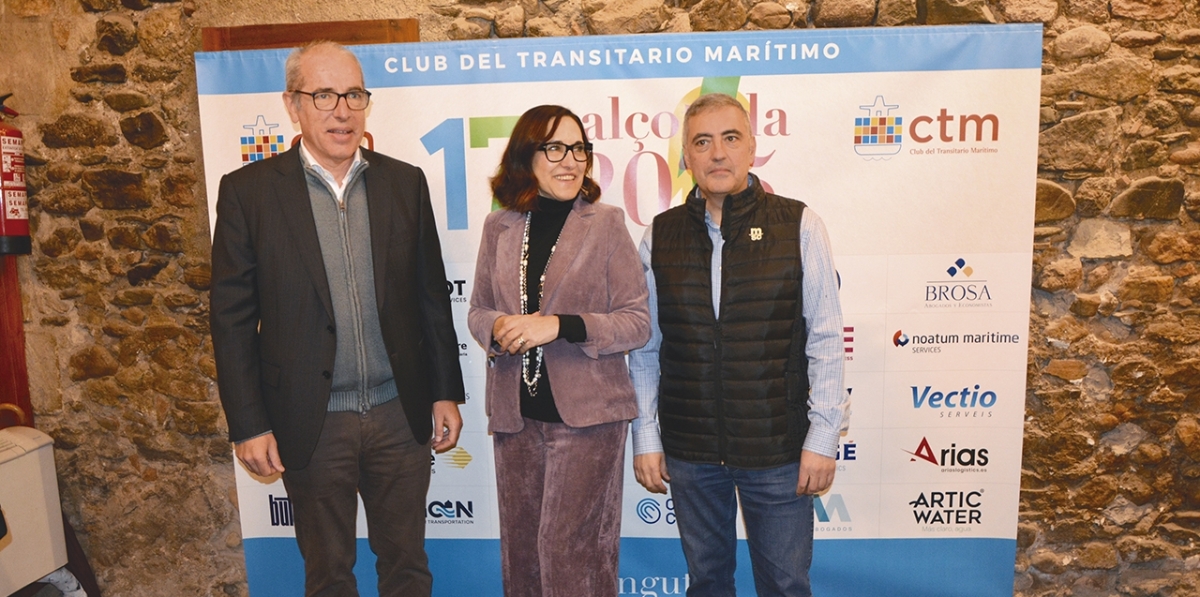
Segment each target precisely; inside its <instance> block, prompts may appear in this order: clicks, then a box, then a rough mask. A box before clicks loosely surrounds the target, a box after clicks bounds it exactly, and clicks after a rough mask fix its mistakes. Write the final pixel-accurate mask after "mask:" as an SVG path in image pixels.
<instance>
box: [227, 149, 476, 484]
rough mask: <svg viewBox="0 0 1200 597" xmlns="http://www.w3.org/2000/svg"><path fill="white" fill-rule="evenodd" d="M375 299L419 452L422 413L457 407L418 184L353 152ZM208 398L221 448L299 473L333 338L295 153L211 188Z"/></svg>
mask: <svg viewBox="0 0 1200 597" xmlns="http://www.w3.org/2000/svg"><path fill="white" fill-rule="evenodd" d="M362 153H363V159H364V160H366V161H367V162H368V164H369V167H368V168H367V169H366V170H365V171H364V172H363V176H364V177H365V179H364V180H365V183H366V187H367V205H368V206H369V210H370V213H371V216H370V217H371V253H372V259H373V260H374V271H375V299H376V301H377V302H378V305H379V323H380V326H381V328H382V331H383V340H384V344H385V346H386V347H387V352H388V360H389V361H390V363H391V366H392V373H393V374H394V375H395V378H396V387H397V388H399V390H400V397H399V398H400V401H401V403H402V404H403V405H404V412H405V414H406V415H407V417H408V424H409V426H410V427H411V428H412V432H413V435H414V436H415V437H416V439H417V441H419V442H421V443H426V442H428V441H429V438H430V436H431V435H432V433H433V424H432V405H433V402H435V401H438V400H454V401H456V402H463V401H464V391H463V382H462V370H461V366H460V365H459V361H458V340H457V337H456V336H455V332H454V322H453V316H452V314H451V310H450V298H449V294H448V292H447V290H446V272H445V266H444V265H443V263H442V250H441V245H440V244H439V243H438V235H437V228H436V225H435V223H434V219H433V210H432V206H431V204H430V200H429V188H428V185H427V184H426V182H425V175H424V173H423V172H421V170H420V169H419V168H416V167H414V166H412V165H410V164H406V163H404V162H400V161H398V160H394V159H392V158H389V157H387V156H384V155H382V154H379V153H375V152H373V151H368V150H366V149H364V150H363V152H362ZM211 303H212V304H211V308H212V314H211V325H212V336H213V351H214V352H215V354H216V361H217V374H218V379H217V385H218V388H219V390H220V393H221V403H222V405H223V406H224V408H225V417H226V419H228V421H229V436H230V439H231V440H232V441H235V442H236V441H241V440H244V439H249V438H252V437H255V436H257V435H261V434H263V433H265V432H267V431H274V433H275V439H276V441H277V442H278V444H279V453H280V458H281V459H282V460H283V465H284V466H285V467H286V468H304V467H305V466H306V465H307V464H308V461H309V458H310V457H311V456H312V451H313V448H314V447H315V446H316V443H317V437H318V436H319V435H320V433H321V427H322V425H323V424H324V421H325V411H326V408H327V406H328V403H329V389H330V385H331V383H332V372H333V362H334V353H335V350H336V346H337V341H336V336H335V334H336V333H337V330H336V329H334V317H333V304H332V301H331V299H330V296H329V283H328V281H327V280H326V278H325V265H324V261H323V260H322V258H321V247H320V244H319V242H318V240H317V229H316V224H315V222H314V221H313V216H312V208H311V207H310V204H309V198H308V186H307V183H306V182H305V176H304V170H303V166H302V164H301V160H300V148H299V146H298V145H297V146H295V147H293V148H292V149H291V150H289V151H287V152H286V153H284V154H282V155H279V156H276V157H274V158H271V159H268V160H264V161H262V162H255V163H253V164H250V165H247V166H244V167H242V168H240V169H238V170H236V171H234V172H231V173H229V174H226V175H225V176H224V177H223V178H222V179H221V187H220V191H219V193H218V198H217V224H216V227H215V232H214V235H213V249H212V294H211Z"/></svg>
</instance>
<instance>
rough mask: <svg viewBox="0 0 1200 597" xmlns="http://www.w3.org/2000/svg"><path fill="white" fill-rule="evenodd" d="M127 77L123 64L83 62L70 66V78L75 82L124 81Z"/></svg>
mask: <svg viewBox="0 0 1200 597" xmlns="http://www.w3.org/2000/svg"><path fill="white" fill-rule="evenodd" d="M127 78H128V75H127V73H126V71H125V65H124V64H85V65H83V66H76V67H72V68H71V80H73V81H75V82H77V83H124V82H125V80H126V79H127ZM88 101H91V100H88Z"/></svg>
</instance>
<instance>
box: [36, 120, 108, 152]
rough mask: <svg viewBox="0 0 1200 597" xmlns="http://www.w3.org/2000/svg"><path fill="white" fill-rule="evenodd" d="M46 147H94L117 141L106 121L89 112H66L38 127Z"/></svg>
mask: <svg viewBox="0 0 1200 597" xmlns="http://www.w3.org/2000/svg"><path fill="white" fill-rule="evenodd" d="M39 131H40V132H41V134H42V143H44V144H45V145H46V147H53V148H61V147H96V146H98V145H107V146H112V145H116V144H117V143H118V139H117V135H116V133H114V132H113V130H112V128H111V127H110V126H109V125H108V123H107V122H105V121H103V120H101V119H99V118H96V117H95V116H91V115H89V114H79V113H67V114H63V115H61V116H59V117H58V119H57V120H55V121H54V122H52V123H50V124H44V125H42V126H40V127H39Z"/></svg>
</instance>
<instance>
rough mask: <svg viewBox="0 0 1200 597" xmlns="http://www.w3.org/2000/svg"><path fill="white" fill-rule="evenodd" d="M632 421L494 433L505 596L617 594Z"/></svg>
mask: <svg viewBox="0 0 1200 597" xmlns="http://www.w3.org/2000/svg"><path fill="white" fill-rule="evenodd" d="M628 429H629V422H628V421H618V422H615V423H604V424H601V425H593V426H591V427H583V428H573V427H568V426H567V425H565V424H563V423H544V422H542V421H535V420H532V419H525V428H524V429H522V430H521V431H519V432H517V433H495V434H493V436H492V438H493V442H494V445H495V456H496V490H497V496H498V501H499V506H500V569H501V575H502V577H503V579H504V595H505V597H584V596H586V597H615V596H616V594H617V556H618V554H619V552H620V547H621V485H622V482H623V471H624V467H625V434H626V433H627V431H628Z"/></svg>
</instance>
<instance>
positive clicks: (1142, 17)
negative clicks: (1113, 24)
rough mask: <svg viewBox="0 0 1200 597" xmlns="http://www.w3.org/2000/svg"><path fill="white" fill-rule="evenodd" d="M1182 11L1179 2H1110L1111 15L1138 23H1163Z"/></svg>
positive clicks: (1127, 0) (1135, 0) (1166, 0)
mask: <svg viewBox="0 0 1200 597" xmlns="http://www.w3.org/2000/svg"><path fill="white" fill-rule="evenodd" d="M1182 10H1183V2H1182V1H1181V0H1112V14H1113V16H1115V17H1125V18H1128V19H1133V20H1138V21H1165V20H1167V19H1172V18H1174V17H1175V16H1176V15H1178V14H1179V13H1180V11H1182Z"/></svg>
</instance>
